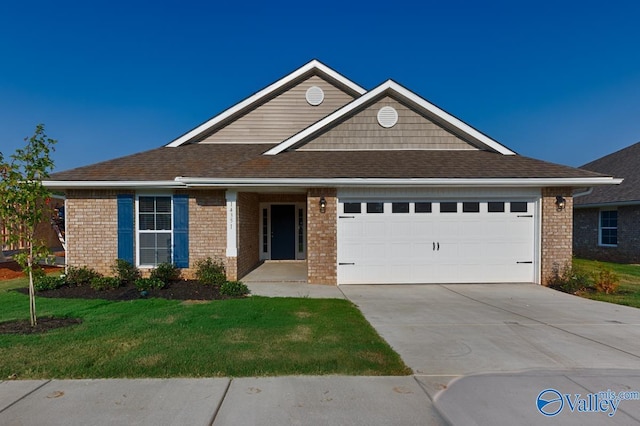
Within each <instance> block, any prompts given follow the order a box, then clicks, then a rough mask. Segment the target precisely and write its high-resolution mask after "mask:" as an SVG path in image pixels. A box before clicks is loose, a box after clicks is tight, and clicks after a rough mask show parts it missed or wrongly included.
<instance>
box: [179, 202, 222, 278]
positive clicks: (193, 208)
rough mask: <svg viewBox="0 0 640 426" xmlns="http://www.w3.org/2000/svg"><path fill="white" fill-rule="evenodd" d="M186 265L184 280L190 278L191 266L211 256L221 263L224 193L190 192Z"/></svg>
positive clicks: (193, 270)
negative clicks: (187, 260) (187, 265)
mask: <svg viewBox="0 0 640 426" xmlns="http://www.w3.org/2000/svg"><path fill="white" fill-rule="evenodd" d="M188 194H189V266H190V268H188V269H183V270H182V273H183V276H184V277H185V278H193V277H194V274H195V263H196V262H197V261H198V260H201V259H206V258H207V257H211V258H212V259H216V260H221V261H223V262H224V261H225V260H226V254H227V253H226V251H227V201H226V199H225V194H224V191H219V190H202V191H190V192H188Z"/></svg>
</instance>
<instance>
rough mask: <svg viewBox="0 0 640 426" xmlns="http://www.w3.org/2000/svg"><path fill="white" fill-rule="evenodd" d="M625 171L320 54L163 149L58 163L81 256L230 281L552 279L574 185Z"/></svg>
mask: <svg viewBox="0 0 640 426" xmlns="http://www.w3.org/2000/svg"><path fill="white" fill-rule="evenodd" d="M617 182H619V181H616V180H615V179H613V178H612V177H610V176H608V175H603V174H600V173H596V172H591V171H588V170H580V169H575V168H571V167H566V166H562V165H557V164H551V163H548V162H544V161H539V160H535V159H531V158H527V157H523V156H521V155H517V154H516V153H515V152H514V151H512V150H511V149H509V148H507V147H506V146H504V145H502V144H500V143H498V142H497V141H495V140H494V139H492V138H490V137H489V136H487V135H485V134H483V133H482V132H480V131H478V130H476V129H475V128H473V127H471V126H470V125H468V124H466V123H465V122H463V121H461V120H460V119H458V118H456V117H454V116H453V115H451V114H449V113H447V112H445V111H443V110H442V109H440V108H438V107H437V106H435V105H433V104H432V103H430V102H428V101H427V100H425V99H424V98H422V97H421V96H419V95H417V94H416V93H414V92H412V91H410V90H408V89H407V88H405V87H403V86H401V85H400V84H398V83H396V82H394V81H391V80H388V81H386V82H384V83H382V84H380V85H379V86H377V87H375V88H373V89H371V90H365V89H363V88H362V87H361V86H359V85H358V84H356V83H354V82H353V81H351V80H349V79H347V78H346V77H344V76H343V75H341V74H339V73H337V72H336V71H334V70H333V69H331V68H329V67H327V66H325V65H324V64H322V63H320V62H318V61H316V60H313V61H311V62H309V63H308V64H306V65H304V66H302V67H301V68H299V69H297V70H296V71H294V72H292V73H291V74H289V75H287V76H285V77H283V78H281V79H280V80H278V81H276V82H275V83H273V84H271V85H269V86H268V87H266V88H264V89H262V90H260V91H258V92H257V93H255V94H254V95H252V96H250V97H248V98H246V99H244V100H243V101H241V102H239V103H238V104H236V105H234V106H232V107H230V108H229V109H227V110H225V111H223V112H221V113H220V114H218V115H216V116H214V117H213V118H211V119H210V120H208V121H206V122H205V123H202V124H201V125H199V126H197V127H196V128H194V129H193V130H190V131H188V132H187V133H185V134H184V135H182V136H180V137H178V138H177V139H175V140H174V141H172V142H170V143H168V144H166V145H165V146H163V147H160V148H157V149H153V150H150V151H146V152H142V153H139V154H134V155H130V156H126V157H123V158H117V159H114V160H110V161H105V162H102V163H98V164H93V165H89V166H86V167H80V168H77V169H73V170H69V171H64V172H60V173H55V174H53V175H52V176H51V180H49V181H47V182H46V183H45V184H46V185H47V186H48V187H50V188H52V189H56V190H59V191H64V193H65V195H66V217H67V223H66V238H67V262H68V264H69V265H76V266H82V265H90V266H92V267H93V268H95V269H97V270H99V271H101V272H105V273H108V272H109V267H110V265H111V264H112V263H113V261H114V259H116V258H123V259H127V260H129V261H131V262H133V263H134V264H136V265H138V266H139V267H141V268H143V269H144V268H152V267H154V266H155V265H157V264H158V263H159V262H164V261H170V262H174V263H175V264H176V265H177V266H179V267H180V268H184V270H183V272H184V273H185V274H187V275H189V274H193V272H194V263H195V262H196V261H197V260H199V259H203V258H206V257H208V256H211V257H214V258H220V259H222V260H223V261H224V263H225V265H226V271H227V275H228V278H229V279H241V278H242V277H243V276H244V275H246V274H247V273H248V272H249V271H251V270H252V269H254V268H255V267H256V266H258V265H259V264H260V263H261V262H263V261H270V260H291V261H300V262H305V263H306V265H307V271H308V273H307V276H308V282H309V283H313V284H332V285H335V284H344V283H354V284H355V283H457V282H461V283H471V282H537V283H544V282H545V280H546V277H547V276H549V274H550V273H551V270H552V268H553V264H554V263H564V262H567V261H570V260H571V255H572V253H571V252H572V247H571V244H572V192H573V190H574V189H575V188H578V187H585V186H589V187H591V186H597V185H608V184H612V183H617Z"/></svg>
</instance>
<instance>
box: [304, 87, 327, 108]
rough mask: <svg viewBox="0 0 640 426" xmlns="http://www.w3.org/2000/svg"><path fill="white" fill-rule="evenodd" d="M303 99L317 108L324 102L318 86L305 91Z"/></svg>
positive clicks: (322, 93)
mask: <svg viewBox="0 0 640 426" xmlns="http://www.w3.org/2000/svg"><path fill="white" fill-rule="evenodd" d="M305 97H306V98H307V102H309V105H313V106H318V105H320V104H321V103H322V101H324V92H323V91H322V89H321V88H319V87H318V86H311V87H309V88H308V89H307V93H306V95H305Z"/></svg>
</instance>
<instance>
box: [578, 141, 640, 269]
mask: <svg viewBox="0 0 640 426" xmlns="http://www.w3.org/2000/svg"><path fill="white" fill-rule="evenodd" d="M580 168H581V169H584V170H589V171H594V172H598V173H604V174H607V175H612V176H619V177H621V178H624V181H623V182H622V184H620V185H615V186H606V187H596V188H593V189H592V190H589V191H586V192H585V193H584V195H583V196H579V197H576V198H575V210H574V214H573V220H574V222H573V232H574V240H573V249H574V253H575V255H576V256H579V257H584V258H587V259H595V260H601V261H610V262H621V263H640V142H639V143H636V144H634V145H631V146H629V147H627V148H624V149H622V150H620V151H618V152H614V153H613V154H609V155H606V156H604V157H602V158H599V159H597V160H595V161H592V162H591V163H588V164H585V165H584V166H582V167H580Z"/></svg>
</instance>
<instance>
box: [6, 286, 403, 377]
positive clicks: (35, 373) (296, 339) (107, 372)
mask: <svg viewBox="0 0 640 426" xmlns="http://www.w3.org/2000/svg"><path fill="white" fill-rule="evenodd" d="M26 285H27V282H26V280H25V279H23V278H20V279H15V280H9V281H2V282H0V306H2V309H1V311H0V322H2V321H8V320H13V319H26V318H28V310H29V304H28V297H27V296H25V295H23V294H20V293H18V292H15V291H11V289H13V288H17V287H24V286H26ZM36 303H37V307H38V316H39V317H44V316H56V317H74V318H82V319H83V321H84V322H83V323H82V324H80V325H77V326H72V327H67V328H62V329H56V330H52V331H49V332H47V333H43V334H37V335H0V359H1V360H2V363H1V364H0V380H3V379H5V378H6V377H9V376H12V375H15V376H16V377H17V378H19V379H45V378H111V377H220V376H224V377H243V376H244V377H247V376H274V375H297V374H308V375H323V374H342V375H406V374H410V373H411V370H410V369H409V368H407V367H406V365H405V364H404V363H403V362H402V360H401V359H400V357H399V356H398V354H396V353H395V352H394V351H393V350H392V349H391V347H390V346H389V345H388V344H387V343H386V342H385V341H384V340H382V338H380V336H379V335H378V334H377V333H376V331H375V330H374V329H373V328H372V327H371V325H370V324H369V323H368V322H367V321H366V320H365V319H364V317H363V316H362V314H361V313H360V311H359V310H358V309H357V308H356V307H355V306H354V305H353V304H352V303H350V302H348V301H346V300H339V299H307V298H265V297H255V296H254V297H250V298H245V299H233V300H224V301H212V302H207V303H185V302H181V301H173V300H163V299H141V300H134V301H125V302H111V301H106V300H77V299H47V298H43V297H40V298H37V299H36Z"/></svg>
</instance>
